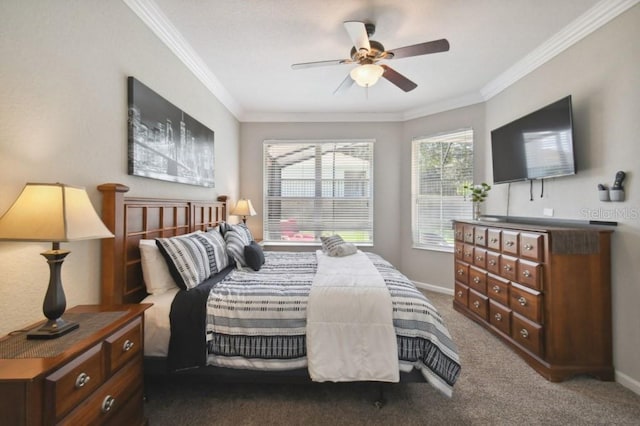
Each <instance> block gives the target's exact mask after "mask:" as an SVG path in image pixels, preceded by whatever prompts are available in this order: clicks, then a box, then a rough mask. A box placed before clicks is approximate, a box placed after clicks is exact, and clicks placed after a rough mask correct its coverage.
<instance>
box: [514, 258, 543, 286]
mask: <svg viewBox="0 0 640 426" xmlns="http://www.w3.org/2000/svg"><path fill="white" fill-rule="evenodd" d="M516 281H517V282H519V283H520V284H524V285H526V286H527V287H531V288H535V289H537V290H542V265H541V264H539V263H536V262H530V261H528V260H522V259H520V260H518V278H517V279H516Z"/></svg>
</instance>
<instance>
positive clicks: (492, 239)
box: [489, 237, 498, 244]
mask: <svg viewBox="0 0 640 426" xmlns="http://www.w3.org/2000/svg"><path fill="white" fill-rule="evenodd" d="M489 241H491V242H492V243H493V244H495V243H497V242H498V239H497V238H495V237H494V238H491V239H490V240H489Z"/></svg>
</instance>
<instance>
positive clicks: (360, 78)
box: [349, 64, 384, 87]
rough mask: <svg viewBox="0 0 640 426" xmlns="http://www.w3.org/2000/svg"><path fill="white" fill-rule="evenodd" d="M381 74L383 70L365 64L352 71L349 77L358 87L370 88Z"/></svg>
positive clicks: (378, 66)
mask: <svg viewBox="0 0 640 426" xmlns="http://www.w3.org/2000/svg"><path fill="white" fill-rule="evenodd" d="M383 73H384V68H382V67H381V66H380V65H375V64H365V65H360V66H358V67H356V68H354V69H352V70H351V72H350V73H349V75H351V78H352V79H353V81H355V82H356V83H357V84H358V86H362V87H371V86H373V85H374V84H376V83H377V82H378V80H379V79H380V77H382V74H383Z"/></svg>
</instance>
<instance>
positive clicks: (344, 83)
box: [333, 74, 353, 95]
mask: <svg viewBox="0 0 640 426" xmlns="http://www.w3.org/2000/svg"><path fill="white" fill-rule="evenodd" d="M351 86H353V79H352V78H351V76H350V75H349V74H347V77H346V78H345V79H344V80H342V83H340V86H338V88H337V89H336V90H334V91H333V94H334V95H342V94H343V93H345V92H346V91H347V90H348V89H349V88H350V87H351Z"/></svg>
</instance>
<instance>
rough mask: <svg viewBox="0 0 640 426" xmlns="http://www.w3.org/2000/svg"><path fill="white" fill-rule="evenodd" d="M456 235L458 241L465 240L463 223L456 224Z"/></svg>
mask: <svg viewBox="0 0 640 426" xmlns="http://www.w3.org/2000/svg"><path fill="white" fill-rule="evenodd" d="M454 236H455V239H456V241H464V225H463V224H462V223H456V224H455V228H454Z"/></svg>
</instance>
